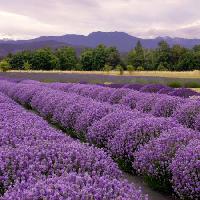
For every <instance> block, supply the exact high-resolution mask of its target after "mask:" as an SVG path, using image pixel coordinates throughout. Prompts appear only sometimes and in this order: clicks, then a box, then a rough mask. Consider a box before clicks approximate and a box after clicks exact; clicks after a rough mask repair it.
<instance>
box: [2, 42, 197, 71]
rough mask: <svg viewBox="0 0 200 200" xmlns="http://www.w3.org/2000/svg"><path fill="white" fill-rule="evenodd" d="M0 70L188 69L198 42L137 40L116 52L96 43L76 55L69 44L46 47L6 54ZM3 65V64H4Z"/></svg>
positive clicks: (193, 63) (193, 62) (192, 64)
mask: <svg viewBox="0 0 200 200" xmlns="http://www.w3.org/2000/svg"><path fill="white" fill-rule="evenodd" d="M1 63H2V64H1V66H3V67H1V68H3V69H2V71H5V70H7V69H12V70H79V71H80V70H82V71H93V70H95V71H106V72H109V71H110V70H118V71H120V74H123V70H128V72H129V73H130V74H131V73H132V72H133V71H136V70H137V71H143V70H145V71H153V70H154V71H155V70H159V71H191V70H200V45H196V46H194V47H193V48H192V49H187V48H184V47H182V46H180V45H174V46H172V47H170V46H169V44H168V43H167V42H166V41H161V42H159V44H158V46H157V48H156V49H145V48H143V46H142V45H141V43H140V41H138V43H137V45H136V47H135V48H134V49H133V50H131V51H130V52H128V53H126V54H120V53H119V51H118V50H117V48H115V47H106V46H104V45H99V46H97V47H96V48H94V49H85V50H84V51H83V52H82V53H81V54H80V55H79V56H77V55H76V52H75V49H74V48H73V47H67V46H66V47H62V48H59V49H56V50H52V49H50V48H43V49H38V50H36V51H23V52H18V53H16V54H9V55H8V56H7V57H6V58H4V60H2V61H1ZM5 65H7V66H5Z"/></svg>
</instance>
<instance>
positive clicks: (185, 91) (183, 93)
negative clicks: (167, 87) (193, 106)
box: [169, 88, 199, 98]
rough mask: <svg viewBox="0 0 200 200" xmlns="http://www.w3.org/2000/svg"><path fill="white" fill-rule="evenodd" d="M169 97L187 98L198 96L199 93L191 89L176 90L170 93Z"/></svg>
mask: <svg viewBox="0 0 200 200" xmlns="http://www.w3.org/2000/svg"><path fill="white" fill-rule="evenodd" d="M169 95H171V96H178V97H184V98H189V97H190V96H196V95H197V96H198V95H199V93H197V92H195V91H193V90H191V89H188V88H178V89H175V90H174V91H172V92H170V93H169Z"/></svg>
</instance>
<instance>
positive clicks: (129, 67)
mask: <svg viewBox="0 0 200 200" xmlns="http://www.w3.org/2000/svg"><path fill="white" fill-rule="evenodd" d="M126 68H127V70H128V72H129V74H132V72H133V71H134V69H135V68H134V67H133V65H127V67H126Z"/></svg>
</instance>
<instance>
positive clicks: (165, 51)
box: [156, 40, 171, 70]
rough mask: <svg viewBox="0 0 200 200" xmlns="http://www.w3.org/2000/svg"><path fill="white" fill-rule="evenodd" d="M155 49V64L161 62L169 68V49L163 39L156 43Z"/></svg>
mask: <svg viewBox="0 0 200 200" xmlns="http://www.w3.org/2000/svg"><path fill="white" fill-rule="evenodd" d="M156 51H157V63H156V64H157V66H158V65H159V64H160V63H163V65H164V67H165V68H167V69H169V70H170V66H171V60H170V59H171V50H170V47H169V45H168V43H167V42H166V41H164V40H162V41H160V42H159V43H158V48H157V49H156Z"/></svg>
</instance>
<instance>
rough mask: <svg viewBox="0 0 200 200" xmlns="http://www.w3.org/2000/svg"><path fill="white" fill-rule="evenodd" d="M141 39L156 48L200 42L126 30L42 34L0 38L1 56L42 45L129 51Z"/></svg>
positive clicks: (191, 45)
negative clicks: (160, 44) (100, 46)
mask: <svg viewBox="0 0 200 200" xmlns="http://www.w3.org/2000/svg"><path fill="white" fill-rule="evenodd" d="M138 40H140V41H141V43H142V45H143V46H144V47H145V48H156V46H157V44H158V42H159V41H161V40H166V41H167V42H168V43H169V44H170V46H172V45H174V44H180V45H182V46H184V47H187V48H192V47H193V46H194V45H196V44H200V39H185V38H171V37H157V38H154V39H142V38H137V37H134V36H131V35H129V34H127V33H124V32H93V33H90V34H89V35H88V36H84V35H75V34H67V35H63V36H41V37H38V38H35V39H31V40H17V41H14V40H0V56H5V55H7V54H8V53H10V52H11V53H15V52H18V51H22V50H34V49H38V48H42V47H50V48H53V49H55V48H58V47H62V46H65V45H68V46H73V47H74V48H75V49H76V51H77V52H78V53H80V52H81V51H82V50H83V48H84V47H91V48H94V47H96V46H97V45H98V44H105V45H106V46H116V47H117V48H118V50H119V51H120V52H128V51H130V50H131V49H132V48H134V47H135V45H136V43H137V41H138Z"/></svg>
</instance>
